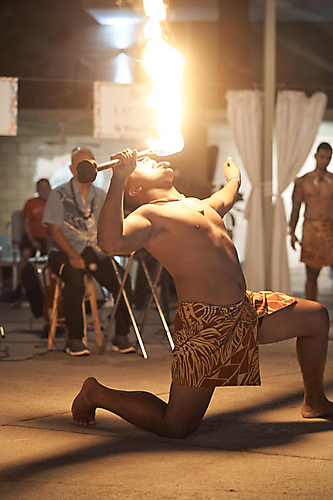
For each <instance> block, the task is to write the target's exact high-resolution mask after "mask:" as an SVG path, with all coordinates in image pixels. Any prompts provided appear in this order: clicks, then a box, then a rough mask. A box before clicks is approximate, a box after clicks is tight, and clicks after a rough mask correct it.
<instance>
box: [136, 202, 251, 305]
mask: <svg viewBox="0 0 333 500" xmlns="http://www.w3.org/2000/svg"><path fill="white" fill-rule="evenodd" d="M139 211H140V212H141V213H142V215H143V216H145V217H147V218H148V219H150V220H151V222H152V225H153V231H152V235H151V237H150V238H149V242H148V244H147V245H146V248H147V250H148V251H149V252H150V253H151V254H152V255H154V256H155V257H156V258H157V259H158V260H159V261H160V262H162V264H163V265H164V266H165V268H166V269H167V270H168V271H169V272H170V274H171V275H172V277H173V278H174V281H175V285H176V289H177V295H178V299H179V301H190V302H192V301H193V302H205V303H209V304H216V305H228V304H233V303H236V302H239V301H240V300H242V299H243V298H244V294H245V290H246V285H245V280H244V276H243V273H242V270H241V267H240V264H239V260H238V256H237V252H236V250H235V247H234V245H233V243H232V241H231V239H230V237H229V235H228V233H227V231H226V229H225V226H224V223H223V220H222V218H221V217H220V216H219V214H218V213H217V212H216V211H215V210H214V209H212V208H211V207H210V206H209V205H207V204H206V203H205V202H204V201H201V200H197V199H194V198H190V199H188V198H187V199H185V200H183V201H171V202H167V203H163V202H162V203H154V204H152V205H151V204H148V205H144V206H142V207H141V208H140V209H139Z"/></svg>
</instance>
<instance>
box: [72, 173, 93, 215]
mask: <svg viewBox="0 0 333 500" xmlns="http://www.w3.org/2000/svg"><path fill="white" fill-rule="evenodd" d="M70 185H71V190H72V196H73V201H74V204H75V206H76V210H77V211H78V212H79V215H80V216H81V217H82V219H84V220H88V219H90V217H91V216H92V212H93V208H94V200H95V198H93V199H92V200H91V205H90V214H89V215H84V213H83V212H82V210H81V209H80V207H79V205H78V204H77V201H76V198H75V193H74V188H73V179H71V180H70Z"/></svg>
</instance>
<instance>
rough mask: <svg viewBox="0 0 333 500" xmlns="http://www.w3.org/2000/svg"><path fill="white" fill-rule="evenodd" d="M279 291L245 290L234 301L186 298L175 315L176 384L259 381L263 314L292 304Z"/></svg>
mask: <svg viewBox="0 0 333 500" xmlns="http://www.w3.org/2000/svg"><path fill="white" fill-rule="evenodd" d="M294 302H296V301H295V299H294V298H292V297H289V296H288V295H285V294H282V293H274V292H250V291H248V292H246V297H245V299H244V300H243V301H242V302H241V303H239V304H235V305H230V306H226V307H225V306H224V307H221V306H214V305H209V304H202V303H192V302H181V303H179V304H178V308H177V313H176V317H175V336H174V342H175V349H174V361H173V364H172V380H173V382H175V383H177V384H180V385H186V386H190V387H215V386H228V385H229V386H234V385H260V371H259V355H258V339H257V337H258V318H259V317H261V316H265V315H266V314H271V313H273V312H275V311H278V310H279V309H282V308H284V307H287V306H289V305H291V304H293V303H294Z"/></svg>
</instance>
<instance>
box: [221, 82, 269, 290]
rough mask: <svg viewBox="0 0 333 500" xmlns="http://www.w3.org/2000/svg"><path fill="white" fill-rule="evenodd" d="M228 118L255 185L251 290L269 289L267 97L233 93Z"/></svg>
mask: <svg viewBox="0 0 333 500" xmlns="http://www.w3.org/2000/svg"><path fill="white" fill-rule="evenodd" d="M226 98H227V114H228V120H229V123H230V126H231V128H232V131H233V135H234V138H235V141H236V145H237V148H238V151H239V153H240V155H241V158H242V161H243V164H244V168H245V169H246V171H247V173H248V176H249V178H250V181H251V184H252V191H251V194H250V198H249V201H248V205H247V210H246V214H247V215H246V216H247V219H248V228H247V237H246V249H245V259H244V266H243V270H244V274H245V277H246V281H247V285H248V287H249V288H250V289H251V290H254V291H256V290H262V289H263V287H264V286H265V265H264V222H263V204H262V192H261V190H262V187H263V183H262V157H263V153H262V142H263V93H262V92H260V91H257V90H241V91H237V90H232V91H229V92H228V93H227V95H226Z"/></svg>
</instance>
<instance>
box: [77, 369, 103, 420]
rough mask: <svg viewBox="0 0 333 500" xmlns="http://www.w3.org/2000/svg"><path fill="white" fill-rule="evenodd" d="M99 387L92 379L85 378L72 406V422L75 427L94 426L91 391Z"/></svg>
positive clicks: (94, 407)
mask: <svg viewBox="0 0 333 500" xmlns="http://www.w3.org/2000/svg"><path fill="white" fill-rule="evenodd" d="M96 386H99V383H98V382H97V380H96V379H95V378H93V377H89V378H87V379H86V380H85V381H84V382H83V385H82V388H81V391H80V392H79V394H78V395H77V396H76V398H75V399H74V401H73V404H72V415H73V420H74V422H75V423H76V424H77V425H95V424H96V421H95V410H96V406H94V405H93V403H92V401H91V391H94V390H95V389H96Z"/></svg>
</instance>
